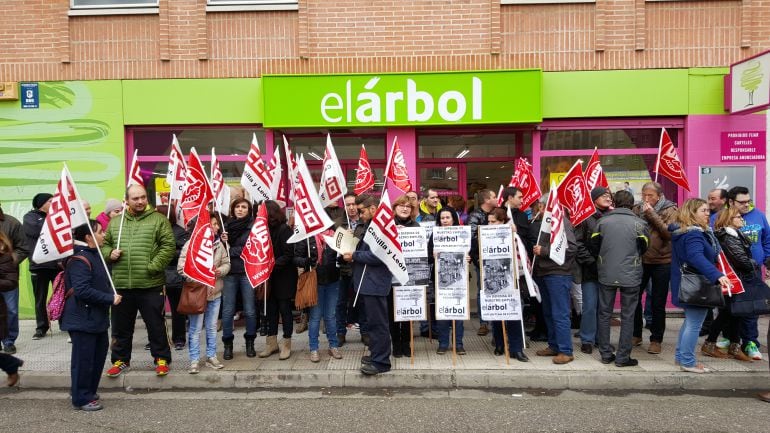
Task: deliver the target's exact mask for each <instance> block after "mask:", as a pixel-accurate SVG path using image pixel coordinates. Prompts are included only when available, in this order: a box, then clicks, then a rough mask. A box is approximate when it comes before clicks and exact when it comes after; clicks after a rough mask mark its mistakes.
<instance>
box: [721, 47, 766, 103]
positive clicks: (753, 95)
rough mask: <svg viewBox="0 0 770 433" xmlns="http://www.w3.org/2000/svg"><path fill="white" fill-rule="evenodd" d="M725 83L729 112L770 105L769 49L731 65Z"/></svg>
mask: <svg viewBox="0 0 770 433" xmlns="http://www.w3.org/2000/svg"><path fill="white" fill-rule="evenodd" d="M725 84H726V85H725V91H726V92H725V93H726V95H725V97H726V98H729V99H728V101H729V104H727V105H728V108H729V110H730V113H731V114H736V113H751V112H753V111H759V110H763V109H765V108H767V107H768V106H769V105H770V51H766V52H764V53H761V54H758V55H756V56H754V57H750V58H748V59H746V60H743V61H740V62H738V63H736V64H734V65H731V66H730V75H728V78H727V80H726V81H725Z"/></svg>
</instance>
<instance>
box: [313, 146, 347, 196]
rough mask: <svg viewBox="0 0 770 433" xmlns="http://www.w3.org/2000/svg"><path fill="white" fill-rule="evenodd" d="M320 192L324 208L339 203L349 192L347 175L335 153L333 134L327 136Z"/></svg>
mask: <svg viewBox="0 0 770 433" xmlns="http://www.w3.org/2000/svg"><path fill="white" fill-rule="evenodd" d="M318 190H319V191H318V193H319V194H320V196H321V203H323V205H324V206H329V205H330V204H333V203H337V202H338V201H339V200H340V199H342V198H343V197H344V196H345V194H347V192H348V188H347V185H346V182H345V173H344V172H343V171H342V167H341V166H340V161H339V160H338V159H337V154H336V153H335V152H334V146H333V145H332V137H331V134H326V152H324V161H323V171H322V172H321V185H320V186H319V187H318Z"/></svg>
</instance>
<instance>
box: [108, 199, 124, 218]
mask: <svg viewBox="0 0 770 433" xmlns="http://www.w3.org/2000/svg"><path fill="white" fill-rule="evenodd" d="M122 207H123V203H121V202H120V200H116V199H114V198H111V199H109V200H107V204H105V205H104V213H106V214H108V215H109V213H110V212H112V211H114V210H115V209H121V208H122Z"/></svg>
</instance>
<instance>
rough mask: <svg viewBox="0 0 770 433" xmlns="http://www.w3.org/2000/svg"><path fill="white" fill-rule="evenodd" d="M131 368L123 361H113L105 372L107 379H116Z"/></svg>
mask: <svg viewBox="0 0 770 433" xmlns="http://www.w3.org/2000/svg"><path fill="white" fill-rule="evenodd" d="M130 368H131V367H130V366H129V365H128V364H126V363H125V362H123V361H115V362H114V363H113V364H112V367H110V369H109V370H107V377H118V376H120V374H121V373H123V372H124V371H128V370H129V369H130Z"/></svg>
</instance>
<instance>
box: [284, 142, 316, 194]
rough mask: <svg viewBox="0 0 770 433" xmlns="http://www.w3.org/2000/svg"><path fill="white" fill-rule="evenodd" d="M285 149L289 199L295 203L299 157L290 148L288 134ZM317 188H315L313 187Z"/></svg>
mask: <svg viewBox="0 0 770 433" xmlns="http://www.w3.org/2000/svg"><path fill="white" fill-rule="evenodd" d="M283 150H284V152H286V173H287V174H288V175H289V201H290V202H291V203H294V202H295V201H296V199H297V198H296V197H295V196H294V185H295V184H296V183H297V178H298V174H297V168H298V167H297V158H295V157H294V155H293V154H292V153H291V149H290V148H289V140H287V139H286V136H285V135H284V136H283ZM313 189H314V190H315V188H313ZM294 207H297V205H296V204H294Z"/></svg>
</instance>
